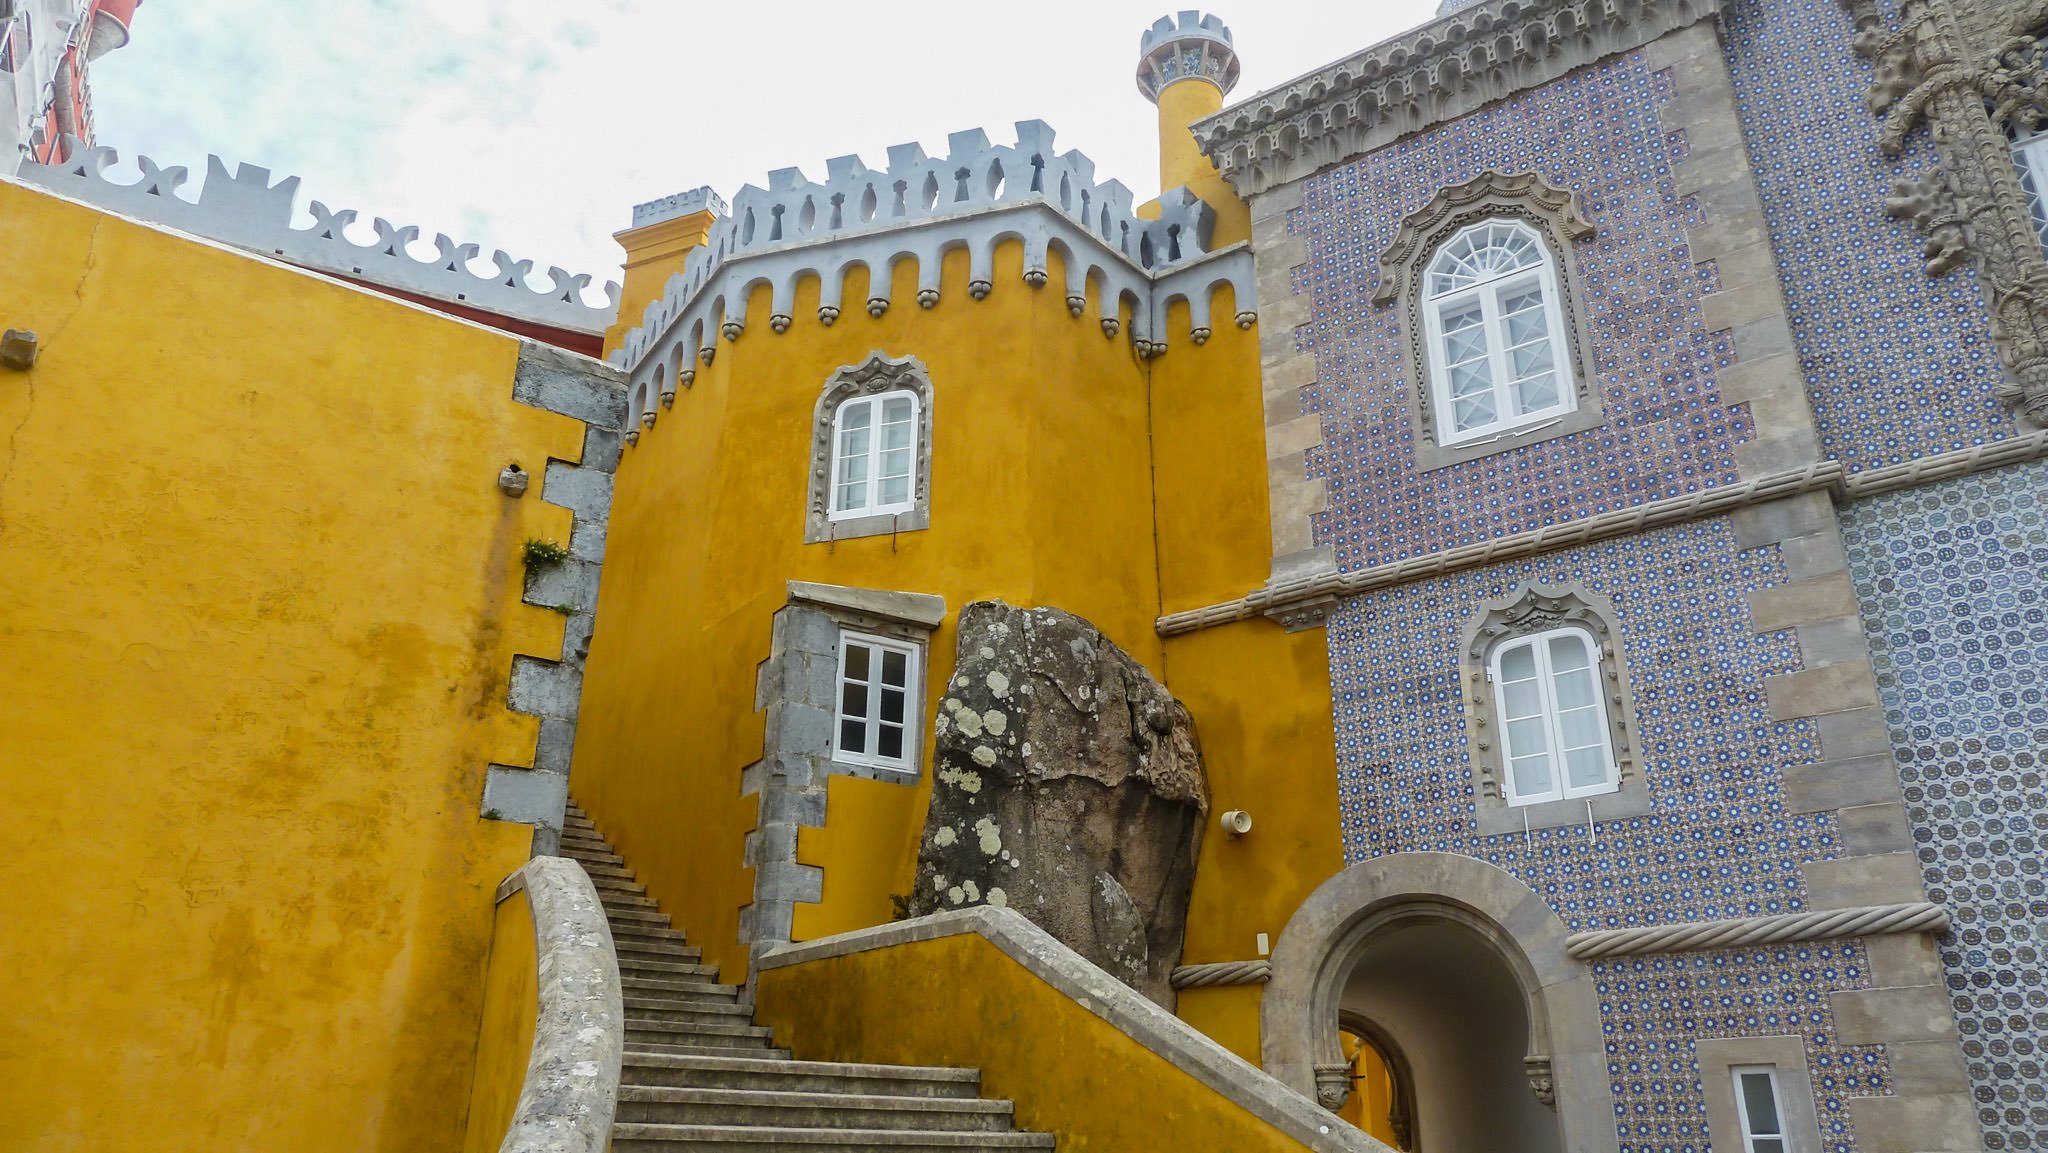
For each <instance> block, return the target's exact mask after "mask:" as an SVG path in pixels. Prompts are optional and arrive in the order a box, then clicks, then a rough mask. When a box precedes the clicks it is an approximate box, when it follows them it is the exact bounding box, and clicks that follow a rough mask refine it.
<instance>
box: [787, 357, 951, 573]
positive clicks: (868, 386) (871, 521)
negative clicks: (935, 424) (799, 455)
mask: <svg viewBox="0 0 2048 1153" xmlns="http://www.w3.org/2000/svg"><path fill="white" fill-rule="evenodd" d="M887 392H907V393H909V394H910V395H911V396H912V397H913V398H914V399H915V401H916V408H917V411H916V413H915V420H916V426H917V427H916V432H915V434H914V436H913V437H912V446H913V447H912V456H913V458H914V459H913V460H912V462H911V477H910V481H911V484H910V488H911V506H910V507H909V508H908V509H904V510H902V511H897V512H882V513H875V514H872V515H868V516H848V515H845V514H838V515H837V516H836V517H835V514H834V513H833V511H832V492H833V481H834V480H835V479H836V476H835V460H834V457H835V456H836V453H835V450H834V443H833V442H834V440H835V439H836V437H835V435H834V434H835V430H836V429H837V426H838V413H839V408H840V406H841V405H842V404H844V403H846V402H847V401H849V400H855V399H859V398H864V397H870V396H878V395H880V394H882V393H887ZM931 490H932V385H931V374H930V372H929V370H927V369H926V368H925V366H924V362H922V361H920V360H918V359H917V358H916V357H914V356H905V357H892V356H889V355H888V354H887V353H884V352H881V351H879V350H877V351H875V352H873V353H871V354H869V356H868V358H867V360H865V361H863V362H862V363H860V364H858V365H847V366H846V367H844V368H841V369H839V370H838V371H836V372H834V373H833V374H832V376H831V377H830V378H829V379H828V380H826V382H825V387H824V390H823V391H821V392H820V393H819V394H818V403H817V406H816V408H815V410H814V411H813V413H812V416H811V464H810V499H809V503H808V505H807V506H806V513H805V517H804V543H805V544H822V543H826V542H830V541H835V540H850V539H853V538H856V537H864V536H879V535H882V534H884V533H897V532H914V531H917V530H919V529H924V528H929V527H930V526H931Z"/></svg>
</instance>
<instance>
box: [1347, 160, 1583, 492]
mask: <svg viewBox="0 0 2048 1153" xmlns="http://www.w3.org/2000/svg"><path fill="white" fill-rule="evenodd" d="M1489 220H1502V221H1511V222H1518V223H1521V224H1524V225H1526V226H1528V227H1530V228H1532V229H1534V230H1535V232H1536V234H1537V236H1538V237H1540V238H1541V239H1542V241H1543V245H1544V248H1545V250H1546V251H1547V253H1548V256H1549V265H1550V269H1551V270H1552V271H1551V279H1553V280H1554V282H1555V284H1554V296H1553V302H1554V304H1555V306H1556V307H1558V308H1560V309H1562V312H1563V316H1562V319H1561V322H1560V323H1559V324H1557V325H1555V326H1554V327H1553V333H1554V339H1559V340H1561V341H1562V343H1563V347H1562V348H1559V349H1557V350H1556V353H1555V357H1556V362H1557V364H1558V368H1559V374H1560V376H1569V377H1570V378H1571V386H1572V387H1571V394H1570V398H1569V403H1570V405H1571V407H1570V408H1569V409H1568V410H1567V411H1563V412H1559V413H1557V414H1556V415H1555V416H1552V417H1549V418H1547V419H1545V418H1538V419H1536V420H1533V421H1532V422H1530V423H1528V424H1524V425H1520V426H1513V427H1508V428H1504V429H1501V430H1499V431H1496V432H1493V433H1490V434H1487V435H1482V436H1478V437H1474V438H1471V439H1468V440H1462V441H1458V442H1457V443H1445V440H1446V439H1447V438H1446V437H1445V436H1444V435H1443V434H1442V433H1441V432H1440V431H1439V428H1438V420H1439V417H1440V415H1443V414H1441V413H1440V412H1439V408H1438V405H1439V402H1438V400H1437V393H1438V389H1437V387H1436V386H1435V385H1434V384H1433V383H1432V381H1433V379H1434V377H1435V376H1436V372H1435V369H1434V364H1435V361H1436V359H1437V358H1436V357H1435V355H1434V354H1433V352H1432V349H1431V347H1430V345H1431V341H1432V339H1433V331H1432V325H1431V322H1430V317H1429V309H1428V303H1427V301H1426V300H1425V298H1424V295H1425V292H1426V289H1427V285H1426V283H1425V281H1426V279H1427V277H1426V276H1425V271H1426V270H1427V268H1428V266H1429V263H1430V261H1431V259H1432V258H1434V257H1435V255H1436V254H1437V252H1438V250H1440V249H1441V248H1442V247H1443V246H1444V245H1445V244H1448V243H1449V242H1450V241H1451V240H1453V239H1455V238H1456V237H1457V236H1458V235H1459V234H1460V233H1462V232H1464V231H1465V230H1467V229H1468V228H1471V227H1472V226H1474V225H1476V224H1481V223H1484V222H1486V221H1489ZM1593 235H1594V229H1593V225H1592V223H1591V222H1590V221H1588V220H1587V219H1586V218H1585V217H1584V216H1582V215H1580V213H1579V205H1578V195H1577V194H1576V193H1574V192H1571V191H1568V190H1566V189H1561V188H1558V187H1556V186H1555V185H1552V184H1550V183H1549V182H1548V181H1545V180H1544V179H1543V178H1542V177H1541V176H1538V175H1536V174H1535V173H1531V172H1525V173H1520V174H1518V175H1506V174H1503V173H1499V172H1493V171H1488V172H1482V173H1480V174H1479V175H1478V176H1475V177H1473V178H1472V179H1471V180H1468V181H1466V182H1465V183H1463V184H1460V185H1456V186H1454V187H1451V188H1446V189H1444V190H1443V191H1441V192H1439V193H1437V195H1436V197H1435V198H1434V199H1432V200H1431V201H1430V202H1429V203H1428V204H1427V205H1425V206H1424V207H1423V208H1421V209H1420V210H1418V211H1416V212H1414V213H1412V214H1411V215H1409V216H1408V217H1407V218H1406V219H1404V220H1403V221H1402V222H1401V226H1400V228H1399V229H1398V230H1397V231H1396V232H1395V234H1394V240H1393V242H1392V243H1391V244H1389V245H1388V246H1387V250H1386V251H1385V252H1383V253H1381V254H1380V269H1379V287H1378V288H1377V289H1375V290H1374V292H1373V297H1372V299H1373V303H1374V304H1376V305H1379V306H1381V307H1387V306H1394V305H1398V306H1399V307H1400V309H1401V313H1400V321H1401V327H1402V330H1403V331H1402V339H1401V347H1402V352H1403V355H1404V356H1405V357H1406V359H1407V376H1408V380H1409V382H1410V386H1409V389H1408V412H1409V421H1410V424H1411V426H1412V427H1413V428H1414V430H1415V436H1414V440H1413V444H1414V446H1415V463H1416V466H1417V467H1418V468H1419V469H1420V470H1421V471H1424V472H1427V471H1429V470H1431V469H1436V468H1442V467H1444V466H1446V465H1452V464H1461V463H1463V462H1465V461H1468V460H1476V459H1478V458H1479V457H1482V456H1486V455H1489V454H1492V453H1496V452H1502V451H1505V450H1507V449H1512V448H1518V447H1520V446H1522V445H1526V444H1536V443H1539V442H1542V441H1546V440H1551V439H1554V438H1556V437H1560V436H1569V435H1570V434H1572V433H1575V432H1583V431H1585V430H1586V429H1589V428H1595V427H1598V426H1599V424H1600V423H1601V420H1602V417H1601V412H1600V390H1599V389H1598V388H1597V387H1596V385H1595V380H1594V375H1593V371H1592V370H1593V358H1592V347H1593V342H1592V336H1591V333H1590V332H1589V331H1588V329H1587V327H1586V321H1585V309H1584V307H1583V306H1582V305H1581V303H1580V301H1579V293H1578V287H1577V286H1578V280H1579V263H1578V252H1577V248H1576V245H1577V244H1578V243H1580V242H1583V241H1587V240H1590V239H1592V237H1593Z"/></svg>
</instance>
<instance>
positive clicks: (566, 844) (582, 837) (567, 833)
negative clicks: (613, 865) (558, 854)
mask: <svg viewBox="0 0 2048 1153" xmlns="http://www.w3.org/2000/svg"><path fill="white" fill-rule="evenodd" d="M561 846H562V850H563V851H564V852H574V853H616V852H618V850H617V849H615V848H613V847H612V843H611V842H610V841H607V840H605V839H604V838H603V837H600V836H598V835H597V834H596V833H584V832H578V831H577V830H575V829H563V830H562V836H561Z"/></svg>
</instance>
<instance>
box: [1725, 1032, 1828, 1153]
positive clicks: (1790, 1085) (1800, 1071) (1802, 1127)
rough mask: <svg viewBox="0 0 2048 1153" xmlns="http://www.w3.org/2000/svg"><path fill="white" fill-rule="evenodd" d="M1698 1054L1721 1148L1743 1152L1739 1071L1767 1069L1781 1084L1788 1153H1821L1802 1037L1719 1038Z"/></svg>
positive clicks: (1781, 1117)
mask: <svg viewBox="0 0 2048 1153" xmlns="http://www.w3.org/2000/svg"><path fill="white" fill-rule="evenodd" d="M1694 1055H1695V1057H1696V1059H1697V1060H1698V1063H1699V1071H1700V1088H1701V1089H1702V1090H1704V1091H1705V1094H1706V1098H1707V1131H1708V1133H1709V1134H1710V1135H1711V1136H1712V1138H1713V1141H1714V1147H1715V1148H1716V1149H1732V1150H1737V1151H1740V1150H1742V1149H1743V1148H1744V1142H1743V1138H1742V1114H1741V1112H1740V1110H1739V1108H1738V1106H1737V1105H1736V1103H1735V1073H1734V1071H1735V1070H1736V1069H1738V1068H1744V1067H1755V1066H1759V1065H1768V1066H1771V1067H1772V1073H1773V1074H1774V1075H1775V1077H1776V1080H1777V1083H1778V1086H1777V1087H1778V1120H1779V1123H1780V1125H1781V1126H1782V1127H1783V1129H1784V1131H1785V1136H1784V1149H1785V1153H1820V1149H1821V1141H1820V1118H1819V1114H1818V1112H1817V1111H1816V1110H1815V1109H1814V1106H1813V1078H1812V1075H1811V1074H1810V1073H1808V1071H1807V1067H1806V1045H1805V1043H1804V1042H1803V1041H1801V1040H1800V1039H1799V1038H1798V1037H1715V1038H1710V1039H1707V1040H1702V1041H1700V1042H1699V1043H1698V1044H1697V1046H1696V1048H1695V1049H1694Z"/></svg>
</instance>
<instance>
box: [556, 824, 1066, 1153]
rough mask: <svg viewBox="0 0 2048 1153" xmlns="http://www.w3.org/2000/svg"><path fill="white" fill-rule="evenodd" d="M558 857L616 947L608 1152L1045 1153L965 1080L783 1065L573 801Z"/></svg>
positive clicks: (1041, 1139)
mask: <svg viewBox="0 0 2048 1153" xmlns="http://www.w3.org/2000/svg"><path fill="white" fill-rule="evenodd" d="M562 855H563V856H565V857H568V858H571V859H572V860H575V861H577V862H578V863H580V864H581V865H582V866H583V868H584V871H586V872H588V873H589V874H590V879H591V881H592V882H593V883H594V884H595V885H596V886H597V893H598V897H599V898H600V899H601V900H602V901H603V902H604V908H605V914H606V916H607V918H608V919H609V920H610V921H611V928H612V940H613V942H614V943H615V944H616V945H617V947H618V954H619V977H620V980H621V981H622V982H623V984H624V993H625V1003H626V1056H625V1066H624V1069H623V1071H622V1074H621V1077H620V1084H619V1109H618V1115H617V1117H616V1119H615V1120H614V1123H613V1125H612V1149H613V1150H614V1151H615V1153H634V1151H636V1150H649V1151H652V1150H668V1151H676V1150H691V1151H693V1153H695V1151H719V1150H746V1151H750V1153H760V1151H761V1150H768V1149H798V1150H813V1151H829V1150H835V1149H1051V1148H1053V1147H1054V1144H1053V1138H1052V1136H1051V1135H1050V1134H1045V1133H1020V1132H1018V1131H1017V1130H1016V1129H1015V1127H1014V1125H1013V1123H1012V1116H1011V1105H1010V1102H1008V1101H984V1100H982V1099H981V1097H980V1095H979V1094H980V1089H981V1074H980V1073H979V1072H977V1071H975V1070H972V1069H937V1068H919V1067H912V1066H895V1065H855V1064H843V1063H838V1062H829V1061H798V1060H794V1059H792V1058H791V1056H790V1053H789V1050H787V1049H778V1048H776V1047H775V1043H774V1039H773V1037H772V1036H771V1035H770V1031H769V1030H767V1029H764V1028H762V1027H761V1026H759V1025H756V1024H754V1010H753V1005H752V1004H751V1003H750V1002H749V1001H748V999H747V997H746V994H745V990H744V989H742V988H741V987H740V986H737V985H721V984H719V983H718V971H717V969H716V968H714V967H712V966H709V965H705V964H703V963H702V959H703V954H702V952H701V951H700V950H698V949H694V948H691V947H690V946H689V945H688V944H687V943H685V942H684V940H683V935H682V934H681V933H678V932H676V931H675V930H674V929H673V928H671V927H670V924H669V919H668V917H667V916H666V915H665V914H663V913H662V912H661V911H660V910H659V909H657V908H656V907H655V904H654V902H653V901H652V900H651V899H649V898H648V896H647V892H646V890H645V889H643V888H642V887H641V886H640V885H639V884H638V883H637V882H635V881H634V880H633V871H632V870H631V869H628V868H627V867H626V863H625V862H624V861H623V860H621V859H620V857H619V856H618V854H616V853H614V852H613V851H612V848H611V845H610V844H609V843H607V842H606V841H605V839H604V837H603V836H602V835H601V834H599V833H598V831H597V828H596V826H594V825H593V824H591V821H590V818H589V817H587V816H585V815H584V813H583V811H582V810H581V809H579V808H577V807H576V806H575V805H574V804H573V803H572V804H571V805H570V806H569V811H568V816H567V818H566V819H565V820H564V821H563V825H562Z"/></svg>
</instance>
